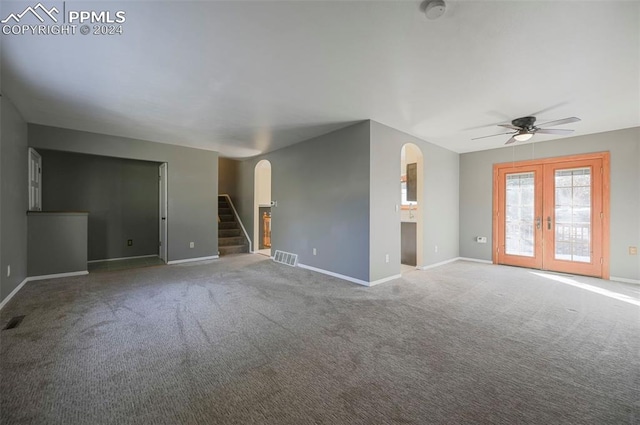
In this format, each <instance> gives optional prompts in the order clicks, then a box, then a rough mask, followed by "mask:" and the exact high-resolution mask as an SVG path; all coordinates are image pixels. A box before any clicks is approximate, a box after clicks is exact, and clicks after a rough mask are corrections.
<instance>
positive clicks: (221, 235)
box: [218, 229, 242, 238]
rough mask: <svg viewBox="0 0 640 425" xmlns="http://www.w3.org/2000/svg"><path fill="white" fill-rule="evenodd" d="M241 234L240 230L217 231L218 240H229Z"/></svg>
mask: <svg viewBox="0 0 640 425" xmlns="http://www.w3.org/2000/svg"><path fill="white" fill-rule="evenodd" d="M241 234H242V230H240V229H218V238H230V237H233V236H240V235H241Z"/></svg>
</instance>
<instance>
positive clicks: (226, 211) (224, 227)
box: [218, 195, 249, 255]
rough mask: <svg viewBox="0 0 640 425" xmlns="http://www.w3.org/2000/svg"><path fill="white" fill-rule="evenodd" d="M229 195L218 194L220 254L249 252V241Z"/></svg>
mask: <svg viewBox="0 0 640 425" xmlns="http://www.w3.org/2000/svg"><path fill="white" fill-rule="evenodd" d="M245 235H246V233H245V232H244V227H243V226H242V223H241V222H240V220H239V218H238V214H237V212H236V209H235V208H234V206H233V203H232V202H231V198H230V197H229V195H218V253H219V255H227V254H241V253H246V252H249V241H248V240H247V237H246V236H245Z"/></svg>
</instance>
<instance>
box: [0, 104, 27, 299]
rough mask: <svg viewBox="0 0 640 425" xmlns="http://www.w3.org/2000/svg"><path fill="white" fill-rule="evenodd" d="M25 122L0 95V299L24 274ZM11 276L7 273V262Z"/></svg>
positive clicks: (25, 267) (20, 280)
mask: <svg viewBox="0 0 640 425" xmlns="http://www.w3.org/2000/svg"><path fill="white" fill-rule="evenodd" d="M28 175H29V172H28V148H27V124H26V123H25V122H24V120H23V119H22V117H21V116H20V113H19V112H18V111H17V109H16V108H15V107H14V106H13V104H12V103H11V101H9V99H8V98H7V97H6V96H4V95H3V96H2V97H0V180H1V182H0V302H2V300H4V299H5V298H6V297H7V296H8V295H9V294H10V293H11V291H13V290H14V289H15V288H16V287H17V286H18V285H19V284H20V283H21V282H22V281H23V280H24V279H25V278H26V277H27V214H26V212H27V209H28V208H29V199H28V181H27V178H28ZM9 265H10V266H11V276H9V277H7V266H9Z"/></svg>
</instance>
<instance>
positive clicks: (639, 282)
mask: <svg viewBox="0 0 640 425" xmlns="http://www.w3.org/2000/svg"><path fill="white" fill-rule="evenodd" d="M609 280H613V281H614V282H622V283H633V284H636V285H640V279H627V278H626V277H615V276H609Z"/></svg>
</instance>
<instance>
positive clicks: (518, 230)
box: [505, 173, 535, 257]
mask: <svg viewBox="0 0 640 425" xmlns="http://www.w3.org/2000/svg"><path fill="white" fill-rule="evenodd" d="M506 192H507V193H506V199H505V202H506V205H505V212H506V217H505V221H506V223H505V252H506V253H507V254H509V255H521V256H527V257H533V256H534V230H535V227H534V226H535V223H534V214H535V210H534V205H533V203H534V174H533V173H520V174H508V175H507V190H506Z"/></svg>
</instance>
